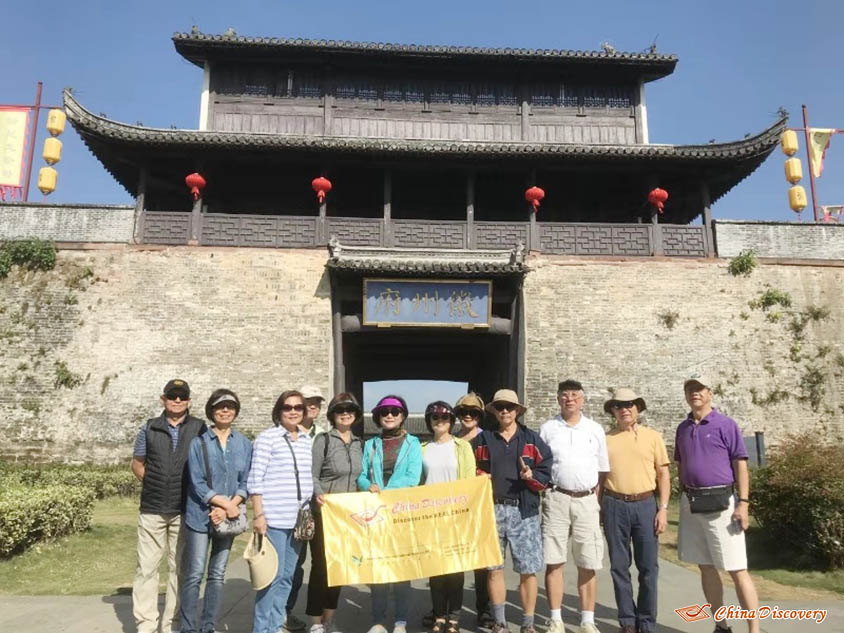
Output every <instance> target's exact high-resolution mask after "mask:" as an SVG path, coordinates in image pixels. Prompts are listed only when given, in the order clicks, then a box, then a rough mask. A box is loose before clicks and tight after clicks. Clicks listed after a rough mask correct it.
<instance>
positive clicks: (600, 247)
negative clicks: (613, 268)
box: [574, 224, 613, 255]
mask: <svg viewBox="0 0 844 633" xmlns="http://www.w3.org/2000/svg"><path fill="white" fill-rule="evenodd" d="M574 233H575V254H577V255H612V254H613V240H612V227H610V226H600V225H597V224H592V225H584V226H576V227H575V230H574Z"/></svg>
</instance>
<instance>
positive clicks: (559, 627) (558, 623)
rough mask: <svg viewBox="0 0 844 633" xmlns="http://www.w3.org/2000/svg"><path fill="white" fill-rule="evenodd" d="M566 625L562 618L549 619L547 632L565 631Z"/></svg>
mask: <svg viewBox="0 0 844 633" xmlns="http://www.w3.org/2000/svg"><path fill="white" fill-rule="evenodd" d="M565 630H566V627H565V625H563V621H562V620H549V621H548V633H565Z"/></svg>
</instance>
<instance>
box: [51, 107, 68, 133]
mask: <svg viewBox="0 0 844 633" xmlns="http://www.w3.org/2000/svg"><path fill="white" fill-rule="evenodd" d="M66 121H67V115H66V114H65V113H64V110H59V109H58V108H54V109H53V110H50V111H49V112H48V113H47V131H48V132H49V133H50V134H52V135H53V136H58V135H59V134H61V133H62V132H64V124H65V122H66Z"/></svg>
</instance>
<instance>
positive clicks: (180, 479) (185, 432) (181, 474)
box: [132, 378, 205, 633]
mask: <svg viewBox="0 0 844 633" xmlns="http://www.w3.org/2000/svg"><path fill="white" fill-rule="evenodd" d="M161 403H162V404H163V405H164V411H163V412H162V413H161V415H160V416H158V417H157V418H152V419H151V420H148V421H147V423H146V424H144V425H143V426H142V427H141V430H140V431H139V432H138V436H137V438H136V439H135V449H134V451H133V457H132V472H133V473H134V474H135V477H137V478H138V479H139V480H140V481H141V484H142V486H141V511H140V513H139V515H138V566H137V569H136V571H135V580H134V581H133V583H132V612H133V614H134V616H135V624H136V625H137V628H138V633H157V632H158V631H161V633H170V631H173V630H176V629H177V628H178V627H177V626H175V623H174V618H175V615H176V611H177V608H178V595H179V594H178V567H179V565H178V558H177V549H178V545H179V528H180V526H181V515H182V511H183V510H184V505H185V498H186V492H187V484H188V474H187V458H188V447H189V446H190V443H191V440H192V439H193V438H195V437H196V436H197V435H201V434H202V433H204V432H205V423H204V422H203V421H202V420H200V419H199V418H195V417H193V416H191V415H190V412H189V410H188V407H189V405H190V387H189V386H188V383H186V382H185V381H184V380H179V379H178V378H177V379H174V380H171V381H170V382H168V383H167V384H166V385H165V386H164V391H163V395H162V396H161ZM165 549H166V550H167V561H168V565H169V568H170V575H169V577H168V579H167V594H166V598H165V601H164V614H163V616H162V617H161V620H160V627H159V618H158V565H159V563H160V562H161V557H162V556H163V555H164V551H165Z"/></svg>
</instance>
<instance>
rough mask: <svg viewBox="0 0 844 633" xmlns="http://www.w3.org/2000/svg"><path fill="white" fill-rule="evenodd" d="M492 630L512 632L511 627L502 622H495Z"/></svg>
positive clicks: (495, 631)
mask: <svg viewBox="0 0 844 633" xmlns="http://www.w3.org/2000/svg"><path fill="white" fill-rule="evenodd" d="M490 631H491V633H510V627H509V626H507V625H506V624H502V623H501V622H493V623H492V628H491V629H490Z"/></svg>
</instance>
